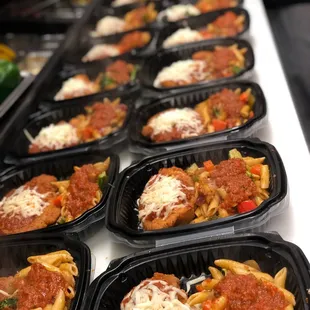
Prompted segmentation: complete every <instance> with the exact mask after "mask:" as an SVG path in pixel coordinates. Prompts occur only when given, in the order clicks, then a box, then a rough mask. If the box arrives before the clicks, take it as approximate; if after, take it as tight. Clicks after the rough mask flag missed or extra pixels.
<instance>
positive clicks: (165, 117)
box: [148, 108, 203, 138]
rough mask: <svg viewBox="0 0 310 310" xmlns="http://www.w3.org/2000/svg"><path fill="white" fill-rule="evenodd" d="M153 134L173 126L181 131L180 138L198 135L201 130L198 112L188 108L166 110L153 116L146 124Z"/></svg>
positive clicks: (170, 129) (166, 130) (167, 130)
mask: <svg viewBox="0 0 310 310" xmlns="http://www.w3.org/2000/svg"><path fill="white" fill-rule="evenodd" d="M148 125H149V126H150V127H152V129H153V135H157V134H160V133H164V132H170V131H172V129H173V128H174V127H176V129H177V130H178V131H180V132H181V133H182V138H188V137H195V136H198V135H199V134H200V133H201V132H202V131H203V124H202V122H201V118H200V116H199V114H198V113H197V112H196V111H194V110H193V109H190V108H184V109H171V110H167V111H165V112H163V113H161V114H159V115H158V116H156V117H154V118H153V119H152V120H151V121H150V122H149V124H148Z"/></svg>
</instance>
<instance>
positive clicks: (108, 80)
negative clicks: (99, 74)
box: [101, 75, 115, 88]
mask: <svg viewBox="0 0 310 310" xmlns="http://www.w3.org/2000/svg"><path fill="white" fill-rule="evenodd" d="M111 84H115V81H114V80H113V79H112V78H110V77H109V76H107V75H104V76H103V78H102V80H101V87H102V88H105V87H107V86H110V85H111Z"/></svg>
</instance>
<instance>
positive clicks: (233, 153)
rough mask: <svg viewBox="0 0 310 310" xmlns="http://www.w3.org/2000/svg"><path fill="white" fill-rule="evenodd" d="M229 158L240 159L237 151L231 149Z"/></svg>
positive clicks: (240, 156)
mask: <svg viewBox="0 0 310 310" xmlns="http://www.w3.org/2000/svg"><path fill="white" fill-rule="evenodd" d="M228 156H229V158H242V155H241V153H240V152H239V151H238V150H237V149H232V150H230V151H229V153H228Z"/></svg>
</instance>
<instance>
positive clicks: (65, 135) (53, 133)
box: [32, 123, 79, 150]
mask: <svg viewBox="0 0 310 310" xmlns="http://www.w3.org/2000/svg"><path fill="white" fill-rule="evenodd" d="M78 142H79V138H78V136H77V131H76V129H75V128H74V127H73V126H71V125H70V124H68V123H65V124H59V125H54V124H51V125H49V126H48V127H44V128H42V129H41V130H40V132H39V134H38V135H37V136H36V137H35V139H34V140H33V142H32V143H33V144H36V145H38V146H39V147H40V148H44V147H46V148H49V149H55V150H59V149H62V148H64V147H66V146H71V145H74V144H77V143H78Z"/></svg>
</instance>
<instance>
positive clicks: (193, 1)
mask: <svg viewBox="0 0 310 310" xmlns="http://www.w3.org/2000/svg"><path fill="white" fill-rule="evenodd" d="M197 2H198V0H180V1H173V0H171V1H170V5H168V7H170V6H172V5H176V4H192V5H195V4H196V3H197ZM242 4H243V0H237V6H236V7H240V6H242ZM217 11H219V10H214V11H210V12H207V13H203V14H200V15H204V14H210V13H211V14H212V13H213V12H217ZM200 15H197V16H193V17H192V18H196V17H198V16H200ZM189 18H191V17H187V18H183V19H180V20H178V21H176V22H177V23H178V22H182V21H186V20H187V19H189ZM161 22H162V23H163V24H166V25H167V24H168V25H173V24H174V23H176V22H171V21H168V20H167V18H165V17H164V18H163V19H162V20H161Z"/></svg>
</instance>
